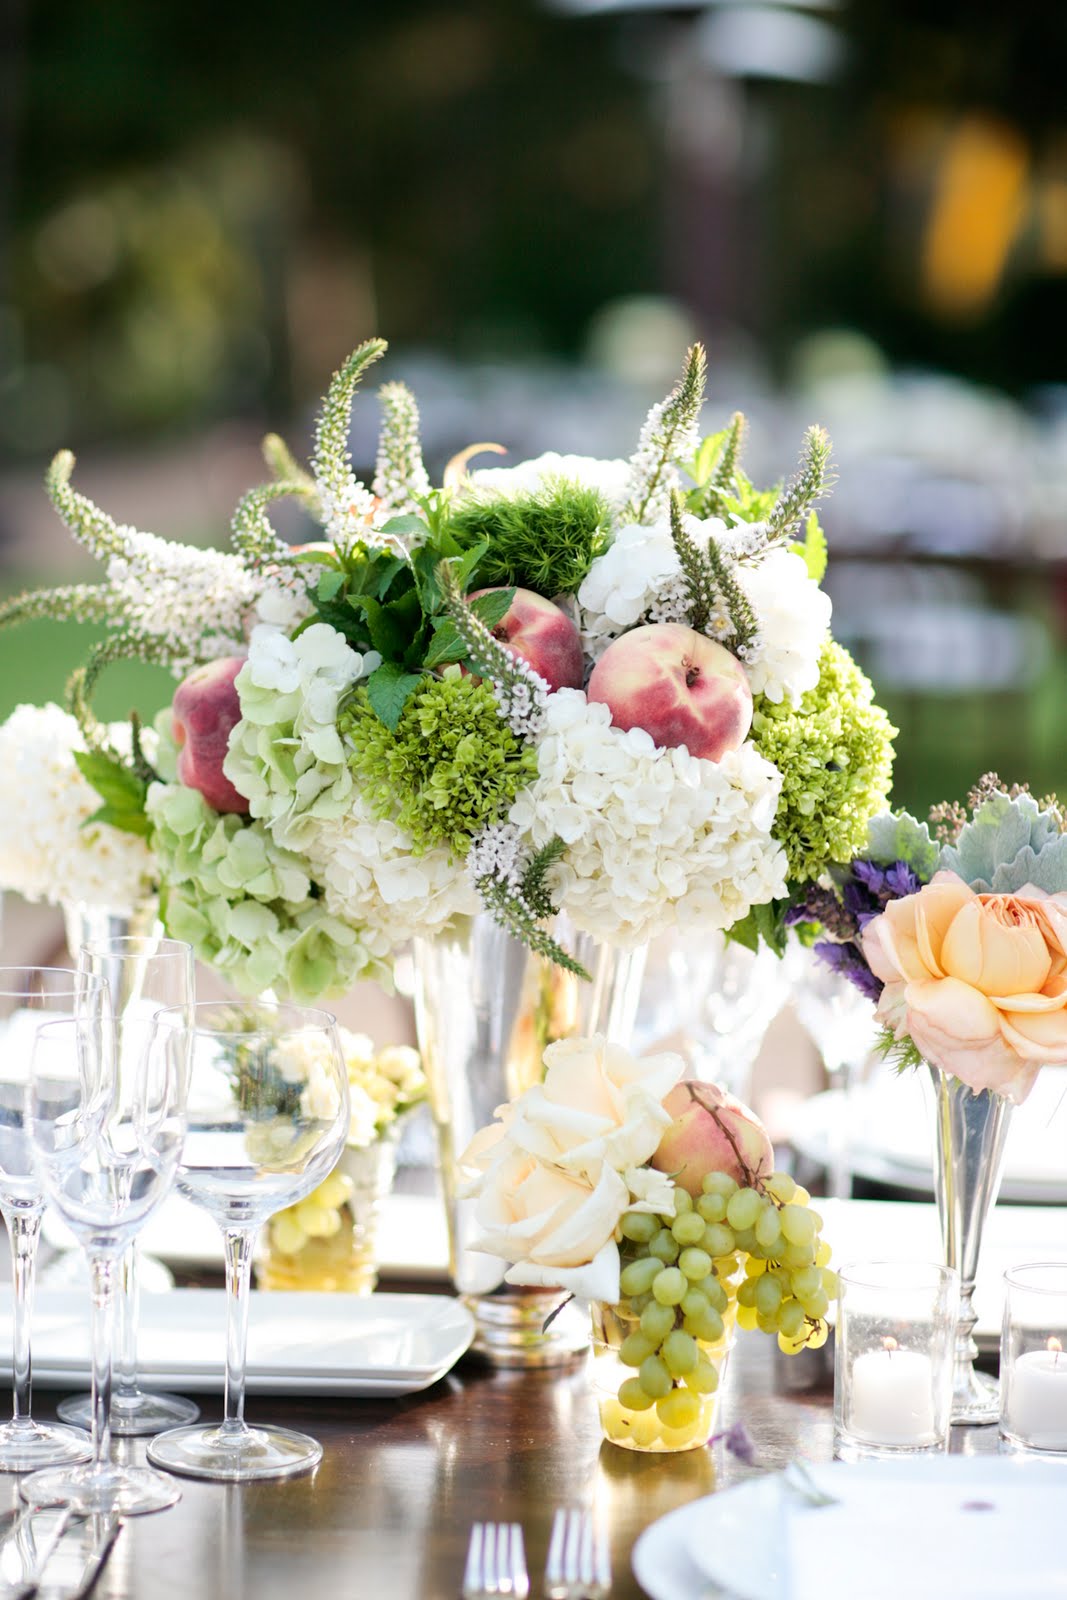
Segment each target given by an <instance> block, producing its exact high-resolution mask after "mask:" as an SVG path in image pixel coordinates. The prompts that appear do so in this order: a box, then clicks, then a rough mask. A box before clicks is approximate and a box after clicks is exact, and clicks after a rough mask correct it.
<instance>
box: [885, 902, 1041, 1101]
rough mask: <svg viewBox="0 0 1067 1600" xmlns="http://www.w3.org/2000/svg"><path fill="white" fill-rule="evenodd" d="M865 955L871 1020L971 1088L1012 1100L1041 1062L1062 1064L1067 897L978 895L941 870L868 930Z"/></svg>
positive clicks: (1026, 1088) (892, 905)
mask: <svg viewBox="0 0 1067 1600" xmlns="http://www.w3.org/2000/svg"><path fill="white" fill-rule="evenodd" d="M863 949H864V954H865V955H866V957H867V960H868V962H869V963H870V967H871V971H872V972H873V973H874V974H875V976H876V977H878V978H880V979H881V980H882V981H883V983H884V984H885V989H884V991H883V993H882V997H881V1000H880V1001H879V1004H878V1011H877V1015H878V1017H879V1019H880V1020H881V1021H883V1022H885V1023H886V1024H887V1025H888V1026H889V1027H891V1028H892V1029H893V1031H894V1032H895V1034H896V1036H897V1038H898V1039H899V1038H903V1037H904V1036H905V1035H908V1036H910V1038H911V1039H912V1041H913V1042H914V1044H915V1046H916V1048H917V1049H918V1050H920V1051H921V1052H922V1054H923V1055H924V1056H925V1057H926V1059H927V1060H928V1061H930V1062H931V1063H932V1064H933V1065H934V1066H937V1067H940V1068H941V1069H942V1071H944V1072H948V1073H951V1074H952V1075H953V1076H954V1077H957V1078H960V1079H961V1080H962V1081H963V1082H964V1083H967V1084H970V1086H971V1088H972V1089H975V1090H979V1089H992V1090H993V1091H994V1092H995V1093H997V1094H1002V1095H1004V1096H1006V1097H1007V1098H1008V1099H1009V1100H1012V1101H1014V1102H1015V1104H1016V1105H1019V1104H1021V1103H1022V1101H1023V1100H1025V1099H1026V1096H1027V1095H1028V1094H1029V1092H1030V1090H1031V1088H1032V1087H1033V1083H1034V1079H1035V1078H1036V1077H1037V1074H1038V1071H1039V1070H1040V1068H1041V1066H1042V1065H1043V1064H1044V1063H1046V1062H1067V895H1065V894H1056V895H1050V894H1046V893H1045V891H1044V890H1042V889H1037V888H1034V887H1033V886H1032V885H1028V886H1027V887H1026V888H1023V889H1020V890H1019V892H1018V893H1017V894H976V893H975V892H974V890H973V889H970V888H969V887H968V886H967V884H966V883H964V882H963V880H962V879H961V878H958V877H957V876H956V874H955V873H953V872H939V873H937V874H936V876H935V877H934V879H933V882H932V883H929V884H927V885H926V887H925V888H923V889H922V890H920V892H919V893H918V894H911V895H905V896H904V897H903V898H902V899H900V900H893V901H891V902H890V903H889V905H888V906H887V907H886V909H885V911H884V912H883V913H882V915H881V916H879V917H876V918H875V919H874V920H873V921H872V922H870V923H868V925H867V927H866V929H865V930H864V933H863Z"/></svg>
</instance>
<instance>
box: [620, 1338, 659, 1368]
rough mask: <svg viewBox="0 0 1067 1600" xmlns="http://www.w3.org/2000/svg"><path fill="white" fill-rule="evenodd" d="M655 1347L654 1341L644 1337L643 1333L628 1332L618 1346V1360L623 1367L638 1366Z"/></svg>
mask: <svg viewBox="0 0 1067 1600" xmlns="http://www.w3.org/2000/svg"><path fill="white" fill-rule="evenodd" d="M655 1348H656V1344H655V1341H654V1340H652V1339H649V1338H646V1336H645V1335H644V1334H643V1333H628V1334H627V1335H626V1338H625V1339H624V1340H623V1341H622V1344H621V1345H620V1346H619V1360H620V1361H621V1362H622V1364H623V1366H624V1367H639V1366H640V1365H641V1363H642V1361H643V1360H644V1359H645V1357H646V1356H650V1355H652V1354H653V1352H654V1351H655Z"/></svg>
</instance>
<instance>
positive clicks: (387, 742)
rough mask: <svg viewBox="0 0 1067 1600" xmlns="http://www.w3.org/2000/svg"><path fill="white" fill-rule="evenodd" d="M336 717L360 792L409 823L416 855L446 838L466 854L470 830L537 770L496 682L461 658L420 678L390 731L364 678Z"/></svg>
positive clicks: (382, 812) (376, 808) (377, 811)
mask: <svg viewBox="0 0 1067 1600" xmlns="http://www.w3.org/2000/svg"><path fill="white" fill-rule="evenodd" d="M339 726H340V729H341V732H342V734H344V735H345V736H346V738H347V740H348V742H349V745H350V747H351V750H352V754H351V757H350V765H351V768H352V771H353V773H354V775H355V778H356V781H357V782H358V783H359V784H360V786H361V789H362V793H363V798H364V800H365V801H366V803H367V804H368V805H369V806H370V808H371V810H372V811H373V812H374V815H375V816H377V817H388V818H390V820H391V821H393V822H395V823H397V824H398V826H399V827H401V828H404V829H406V831H407V832H408V833H409V834H410V835H411V839H412V850H413V852H414V854H416V855H422V854H423V853H424V852H425V851H427V850H431V849H433V848H434V847H435V846H437V845H443V846H445V847H446V848H448V849H450V850H451V851H452V852H453V854H455V855H457V856H460V857H462V856H466V854H467V851H468V850H469V849H470V844H471V840H472V838H473V837H474V835H475V834H476V833H479V832H480V831H481V830H482V828H484V827H485V826H486V824H487V823H490V822H496V821H498V820H499V819H500V818H501V817H503V816H505V815H506V813H507V811H508V808H509V807H510V805H511V802H512V801H513V800H514V798H515V796H516V794H517V793H518V792H519V790H520V789H521V788H523V787H524V785H526V784H527V783H529V782H530V781H531V780H532V779H533V778H534V777H536V775H537V761H536V754H535V751H534V749H533V747H532V746H527V745H524V744H523V742H522V741H521V740H520V739H519V738H517V737H516V735H515V734H514V733H512V731H511V729H510V728H509V727H508V725H507V723H506V722H504V721H503V720H502V719H501V716H500V710H499V708H498V706H497V702H496V697H495V695H494V694H493V691H492V689H491V688H490V687H489V686H488V684H485V683H482V682H480V681H479V680H478V679H477V678H472V677H464V676H462V675H461V673H460V671H459V669H458V668H449V669H447V670H446V672H445V674H444V676H443V677H441V678H430V677H427V678H425V679H424V680H423V681H422V683H420V684H419V686H418V687H417V688H416V689H415V690H414V691H413V692H412V694H411V695H410V697H409V698H408V701H407V704H406V705H405V707H404V710H403V713H402V714H401V717H400V721H399V722H398V723H397V726H396V731H395V732H394V733H390V732H389V729H388V728H387V727H386V726H385V724H384V723H383V722H381V721H380V720H379V718H378V717H377V716H376V715H375V713H374V711H373V710H372V709H371V706H370V702H369V701H368V699H367V692H366V690H365V689H363V688H359V689H357V690H356V693H355V696H354V698H353V700H352V702H351V704H350V706H349V707H347V708H346V709H345V711H344V712H343V713H342V715H341V719H340V724H339Z"/></svg>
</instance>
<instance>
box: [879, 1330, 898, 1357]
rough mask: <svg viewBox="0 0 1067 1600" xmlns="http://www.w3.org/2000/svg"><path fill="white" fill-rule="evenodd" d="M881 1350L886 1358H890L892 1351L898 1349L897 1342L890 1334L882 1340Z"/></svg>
mask: <svg viewBox="0 0 1067 1600" xmlns="http://www.w3.org/2000/svg"><path fill="white" fill-rule="evenodd" d="M882 1349H883V1350H884V1351H885V1353H886V1355H887V1356H891V1355H892V1354H893V1351H894V1350H899V1349H900V1346H899V1345H898V1344H897V1341H896V1340H895V1339H894V1338H893V1336H892V1334H887V1335H886V1337H885V1338H884V1339H883V1340H882Z"/></svg>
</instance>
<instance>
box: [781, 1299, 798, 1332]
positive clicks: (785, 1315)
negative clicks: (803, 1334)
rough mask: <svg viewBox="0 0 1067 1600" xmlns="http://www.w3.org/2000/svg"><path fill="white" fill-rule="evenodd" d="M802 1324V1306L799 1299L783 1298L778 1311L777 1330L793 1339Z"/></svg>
mask: <svg viewBox="0 0 1067 1600" xmlns="http://www.w3.org/2000/svg"><path fill="white" fill-rule="evenodd" d="M803 1326H804V1307H803V1306H802V1305H801V1303H800V1301H799V1300H783V1302H782V1306H781V1309H780V1311H779V1312H778V1332H779V1333H784V1334H785V1336H786V1338H787V1339H795V1338H796V1336H797V1334H798V1333H799V1332H800V1330H801V1328H802V1327H803Z"/></svg>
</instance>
